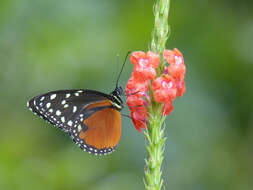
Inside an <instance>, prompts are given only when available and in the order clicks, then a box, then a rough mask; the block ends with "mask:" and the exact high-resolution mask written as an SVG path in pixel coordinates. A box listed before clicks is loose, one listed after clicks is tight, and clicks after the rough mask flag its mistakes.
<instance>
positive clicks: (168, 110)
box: [162, 102, 174, 116]
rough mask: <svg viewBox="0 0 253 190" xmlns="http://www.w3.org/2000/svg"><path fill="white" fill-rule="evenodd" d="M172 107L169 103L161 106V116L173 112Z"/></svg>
mask: <svg viewBox="0 0 253 190" xmlns="http://www.w3.org/2000/svg"><path fill="white" fill-rule="evenodd" d="M173 109H174V107H173V105H172V103H171V102H166V103H164V104H163V109H162V115H163V116H164V115H169V114H170V113H171V112H172V111H173Z"/></svg>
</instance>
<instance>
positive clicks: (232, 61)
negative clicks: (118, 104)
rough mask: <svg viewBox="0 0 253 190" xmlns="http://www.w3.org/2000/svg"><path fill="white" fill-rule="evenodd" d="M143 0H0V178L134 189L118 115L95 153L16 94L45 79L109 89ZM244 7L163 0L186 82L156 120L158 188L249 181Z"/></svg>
mask: <svg viewBox="0 0 253 190" xmlns="http://www.w3.org/2000/svg"><path fill="white" fill-rule="evenodd" d="M152 4H153V1H151V0H128V1H123V0H121V1H120V0H74V1H69V0H43V1H42V0H1V1H0V113H1V115H0V118H1V120H0V130H1V132H0V190H16V189H18V190H29V189H36V190H44V189H47V190H65V189H66V190H67V189H83V190H86V189H88V190H113V189H121V190H128V189H144V186H143V167H144V157H145V155H146V154H145V146H144V143H145V140H144V136H143V134H141V133H138V132H137V131H136V130H135V128H134V127H133V125H132V123H131V122H130V121H129V119H128V118H123V128H122V138H121V141H120V143H119V146H118V150H117V151H116V152H114V153H113V154H111V155H109V156H105V157H95V156H92V155H89V154H87V153H85V152H83V151H81V149H79V148H78V147H77V146H76V145H74V144H73V143H72V140H71V139H70V138H69V137H68V135H67V134H64V133H63V132H61V131H60V130H57V129H56V128H54V127H52V126H50V125H49V124H47V123H45V122H44V121H42V120H41V119H40V118H38V117H36V116H34V115H33V114H32V113H31V112H30V111H29V110H28V109H27V108H26V101H27V100H28V99H29V98H31V97H33V96H35V95H38V94H40V93H43V92H47V91H50V90H57V89H73V88H84V89H96V90H101V91H103V92H107V93H108V92H110V91H111V90H113V88H114V85H115V77H116V75H117V71H118V70H119V67H120V64H121V63H122V62H123V59H124V56H125V54H126V52H127V51H128V50H145V51H146V50H147V47H148V44H149V42H150V36H151V35H150V34H151V31H152V27H153V15H152ZM252 10H253V2H252V1H251V0H248V1H246V0H242V1H236V0H213V1H210V0H209V1H208V0H194V1H188V0H181V1H176V0H175V1H173V0H172V4H171V12H170V17H169V23H170V24H171V28H172V33H171V36H170V39H169V41H168V43H167V47H168V48H170V49H171V48H174V47H177V48H178V49H179V50H180V51H182V52H183V54H184V58H185V64H186V66H187V77H186V86H187V91H186V93H185V95H184V97H182V98H180V99H178V100H176V102H175V110H174V112H173V113H172V114H171V115H170V116H169V117H168V119H167V121H166V123H167V129H166V136H167V141H166V151H165V160H164V164H163V176H164V184H165V186H166V189H173V190H181V189H187V190H213V189H215V190H224V189H229V190H239V189H240V190H252V189H253V163H252V161H253V101H252V97H253V78H252V75H253V74H252V72H253V48H252V44H253V11H252ZM117 54H119V55H120V59H119V63H120V64H117V63H116V55H117ZM131 69H132V65H131V64H130V63H128V64H127V66H126V67H125V70H124V72H123V75H122V77H121V79H120V84H121V85H123V86H124V85H125V84H126V81H127V79H128V77H129V76H130V73H131ZM122 112H123V113H125V114H128V113H129V112H128V110H127V109H124V110H123V111H122Z"/></svg>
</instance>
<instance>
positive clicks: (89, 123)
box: [27, 52, 130, 155]
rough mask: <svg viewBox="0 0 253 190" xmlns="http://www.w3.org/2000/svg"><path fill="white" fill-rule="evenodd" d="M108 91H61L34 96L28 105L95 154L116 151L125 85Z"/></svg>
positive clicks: (85, 149)
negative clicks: (123, 87) (106, 92)
mask: <svg viewBox="0 0 253 190" xmlns="http://www.w3.org/2000/svg"><path fill="white" fill-rule="evenodd" d="M129 54H130V52H128V53H127V55H126V57H125V61H124V64H123V65H122V68H121V71H120V73H119V75H118V78H117V82H116V88H115V89H114V90H113V91H112V92H111V93H110V94H105V93H102V92H99V91H95V90H84V89H76V90H57V91H51V92H48V93H45V94H41V95H38V96H35V97H33V98H32V99H30V100H29V101H28V102H27V107H28V108H29V109H30V110H31V111H32V112H33V113H34V114H36V115H38V116H39V117H41V118H42V119H44V120H46V121H47V122H49V123H51V124H52V125H54V126H56V127H57V128H60V129H62V130H63V131H64V132H66V133H68V134H69V135H70V137H71V138H72V139H73V141H74V142H75V143H76V144H77V145H78V146H79V147H80V148H81V149H82V150H84V151H86V152H88V153H90V154H94V155H106V154H109V153H112V152H113V151H114V150H115V149H116V147H117V144H118V143H119V140H120V136H121V114H120V111H121V110H122V108H123V101H122V99H121V95H122V94H123V89H122V87H119V86H118V82H119V77H120V75H121V73H122V70H123V67H124V65H125V63H126V59H127V57H128V55H129Z"/></svg>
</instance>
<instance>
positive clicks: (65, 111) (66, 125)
mask: <svg viewBox="0 0 253 190" xmlns="http://www.w3.org/2000/svg"><path fill="white" fill-rule="evenodd" d="M106 99H108V95H107V94H104V93H101V92H98V91H94V90H82V89H78V90H58V91H52V92H48V93H45V94H41V95H39V96H36V97H34V98H32V99H31V100H29V101H28V102H27V107H28V108H29V109H30V110H31V111H32V112H33V113H34V114H36V115H38V116H40V117H41V118H43V119H44V120H46V121H48V122H49V123H51V124H53V125H54V126H56V127H58V128H60V129H63V130H64V131H65V132H69V131H70V130H71V127H72V126H73V125H74V121H76V120H77V119H80V113H81V112H82V110H84V109H85V108H86V107H87V106H89V105H90V104H93V103H96V102H100V101H104V100H106ZM81 116H82V115H81Z"/></svg>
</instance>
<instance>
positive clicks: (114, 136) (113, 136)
mask: <svg viewBox="0 0 253 190" xmlns="http://www.w3.org/2000/svg"><path fill="white" fill-rule="evenodd" d="M70 135H71V137H72V139H73V140H74V142H75V143H76V144H77V145H78V146H79V147H80V148H81V149H83V150H84V151H87V152H89V153H92V154H95V155H105V154H109V153H111V152H113V151H114V150H115V148H116V146H117V144H118V142H119V140H120V136H121V117H120V112H119V111H118V110H116V109H115V108H113V107H112V104H111V102H110V101H108V100H105V101H101V102H98V103H93V104H90V105H89V106H88V107H86V109H84V110H82V111H81V114H80V116H79V117H78V118H76V120H75V121H74V125H73V127H72V129H71V130H70Z"/></svg>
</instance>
